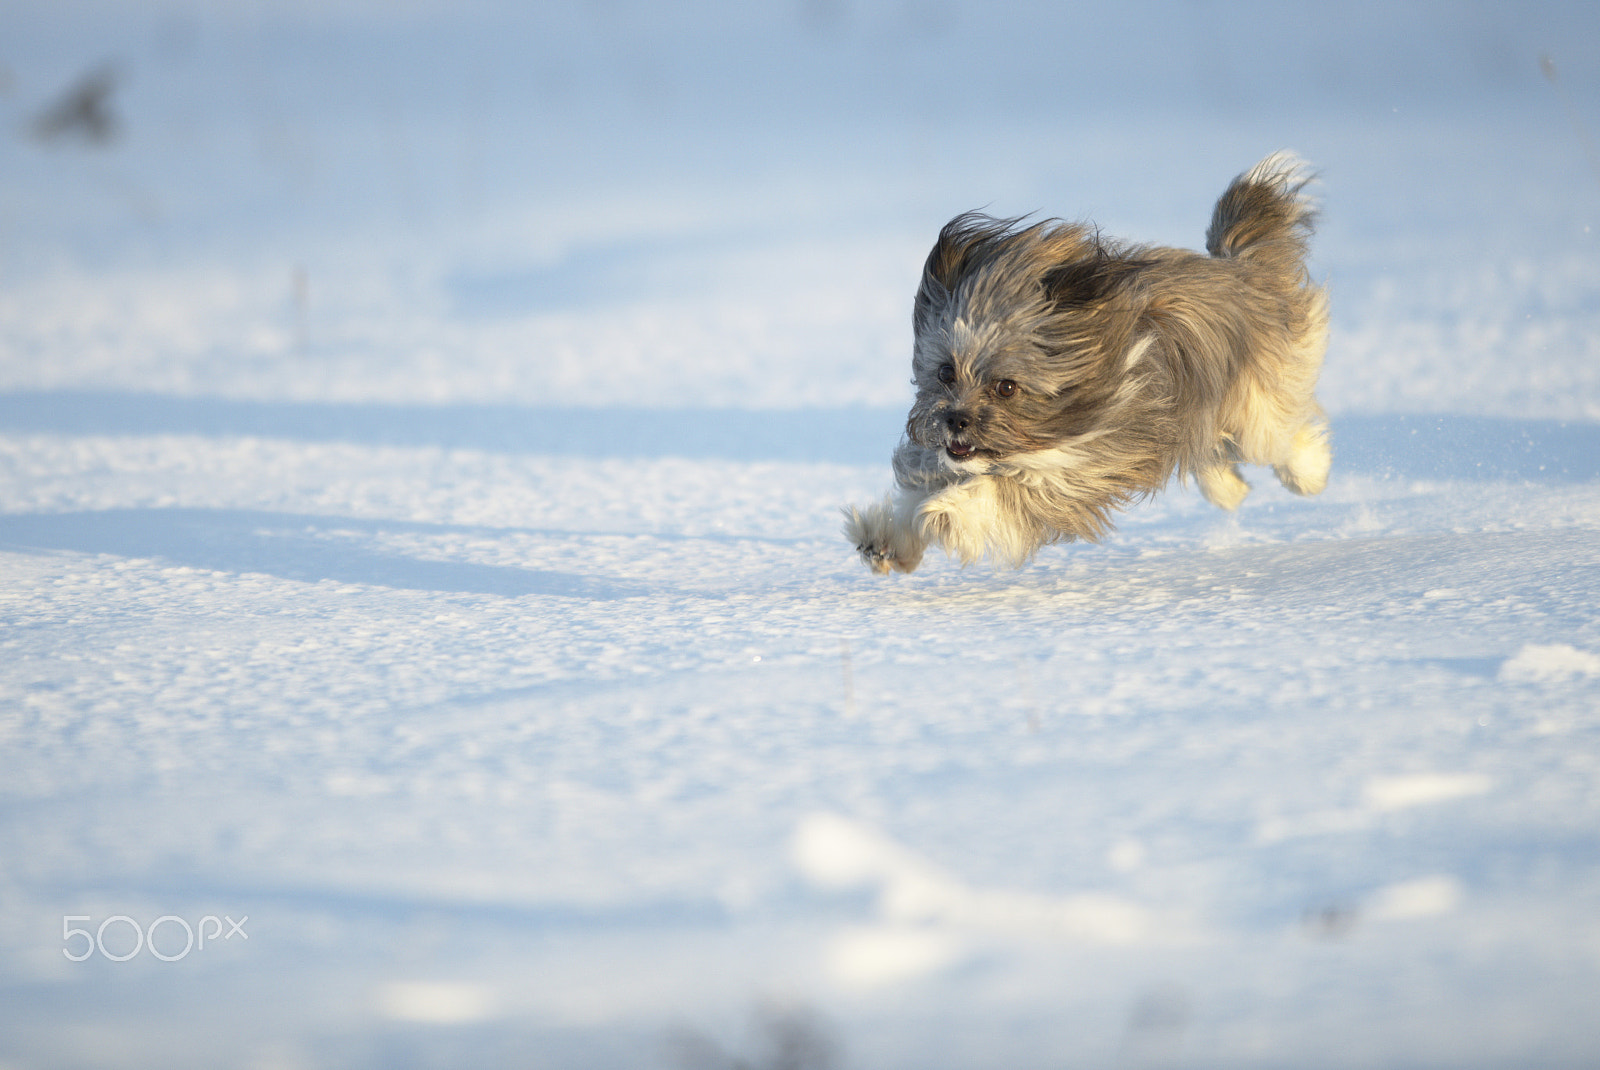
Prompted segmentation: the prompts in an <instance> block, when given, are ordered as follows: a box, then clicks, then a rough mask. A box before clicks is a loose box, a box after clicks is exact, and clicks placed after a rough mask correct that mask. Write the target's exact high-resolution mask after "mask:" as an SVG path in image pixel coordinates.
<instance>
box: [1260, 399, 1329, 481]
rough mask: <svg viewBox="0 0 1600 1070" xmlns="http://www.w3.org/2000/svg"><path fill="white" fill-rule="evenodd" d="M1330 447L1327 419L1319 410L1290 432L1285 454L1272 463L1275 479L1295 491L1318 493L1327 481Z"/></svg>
mask: <svg viewBox="0 0 1600 1070" xmlns="http://www.w3.org/2000/svg"><path fill="white" fill-rule="evenodd" d="M1332 464H1333V447H1331V446H1330V445H1329V444H1328V421H1327V419H1326V418H1325V417H1324V416H1323V415H1322V414H1321V413H1320V412H1319V413H1318V414H1317V416H1316V417H1315V418H1314V419H1311V420H1308V421H1307V422H1306V423H1305V424H1304V425H1303V426H1301V428H1300V429H1299V430H1298V431H1296V432H1295V433H1294V440H1293V441H1292V442H1291V443H1290V447H1289V458H1288V460H1286V461H1283V462H1282V463H1279V464H1275V465H1273V466H1272V471H1273V474H1274V475H1276V476H1277V477H1278V482H1280V483H1282V484H1283V485H1284V486H1286V487H1288V488H1289V489H1290V490H1292V491H1294V492H1295V493H1296V494H1321V493H1322V489H1323V488H1324V487H1326V486H1327V485H1328V469H1329V467H1331V466H1332Z"/></svg>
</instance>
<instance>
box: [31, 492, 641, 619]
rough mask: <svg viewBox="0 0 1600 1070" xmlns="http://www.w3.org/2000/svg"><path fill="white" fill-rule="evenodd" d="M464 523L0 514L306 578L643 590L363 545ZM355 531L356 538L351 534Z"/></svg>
mask: <svg viewBox="0 0 1600 1070" xmlns="http://www.w3.org/2000/svg"><path fill="white" fill-rule="evenodd" d="M418 530H421V531H426V532H432V533H441V532H449V531H459V530H465V529H460V528H452V527H450V526H449V525H443V524H440V525H431V524H417V523H413V522H389V521H376V520H354V519H351V518H348V517H333V516H310V515H299V514H293V513H272V512H264V511H260V510H251V509H181V508H161V509H105V510H97V511H94V512H78V513H34V514H27V515H21V516H0V547H8V548H12V549H19V550H24V551H32V552H38V551H73V552H78V553H90V554H112V555H115V556H118V557H128V558H149V559H155V560H159V561H167V562H171V563H173V564H176V565H182V566H188V567H191V568H200V569H207V570H211V571H216V572H230V573H251V572H256V573H263V574H265V575H269V576H277V577H280V578H282V579H288V580H297V581H300V582H304V583H317V582H319V581H323V580H329V581H333V582H336V583H351V584H361V585H365V586H373V587H391V588H399V589H402V590H416V591H438V592H456V593H461V594H489V595H500V596H502V597H507V598H516V597H520V596H523V595H550V596H556V597H562V598H584V599H600V600H609V599H617V598H627V597H630V596H632V595H636V594H640V593H642V591H640V590H636V589H633V588H630V587H627V586H625V585H621V584H615V583H610V582H607V581H605V580H601V579H592V578H589V577H586V576H579V575H573V574H571V573H565V572H553V571H548V570H543V569H530V568H521V567H517V566H510V565H480V564H473V563H471V562H461V561H440V560H430V559H426V558H417V557H408V556H405V555H403V554H398V553H392V552H385V551H383V550H378V549H374V548H372V547H370V546H367V545H363V541H364V539H365V538H370V537H371V536H373V535H376V534H379V533H382V532H394V531H418ZM352 533H354V534H355V535H356V536H357V537H355V538H352V537H351V534H352Z"/></svg>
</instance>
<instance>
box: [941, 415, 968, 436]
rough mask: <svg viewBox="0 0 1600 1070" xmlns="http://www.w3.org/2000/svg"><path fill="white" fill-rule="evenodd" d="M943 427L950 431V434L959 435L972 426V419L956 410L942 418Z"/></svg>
mask: <svg viewBox="0 0 1600 1070" xmlns="http://www.w3.org/2000/svg"><path fill="white" fill-rule="evenodd" d="M944 425H945V426H946V427H948V428H949V429H950V432H951V434H956V435H959V434H960V433H961V432H963V431H965V430H966V429H967V428H969V427H971V426H972V417H970V416H968V415H967V414H966V413H964V412H962V411H960V410H959V409H958V410H956V411H955V412H952V413H950V414H949V415H948V416H946V417H945V418H944Z"/></svg>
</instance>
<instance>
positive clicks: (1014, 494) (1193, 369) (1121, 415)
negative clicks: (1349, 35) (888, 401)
mask: <svg viewBox="0 0 1600 1070" xmlns="http://www.w3.org/2000/svg"><path fill="white" fill-rule="evenodd" d="M1310 178H1311V176H1310V174H1309V173H1308V172H1307V171H1306V169H1305V167H1304V165H1303V164H1301V163H1300V162H1299V161H1298V160H1297V159H1295V158H1294V157H1293V156H1291V155H1288V154H1284V153H1280V154H1276V155H1273V156H1269V157H1267V158H1266V159H1265V160H1263V161H1261V162H1260V163H1259V164H1257V165H1256V166H1255V167H1253V168H1252V169H1250V170H1249V171H1247V172H1245V173H1244V174H1242V175H1240V176H1239V177H1238V178H1236V179H1234V181H1233V183H1232V185H1230V186H1229V187H1228V189H1227V191H1226V192H1224V193H1223V195H1222V197H1221V199H1220V200H1218V201H1217V206H1216V209H1215V211H1214V212H1213V213H1212V216H1211V227H1210V229H1209V230H1207V232H1206V251H1207V252H1208V253H1209V254H1210V255H1209V256H1203V255H1201V254H1199V253H1195V252H1189V251H1188V250H1184V249H1168V248H1161V247H1157V246H1148V245H1128V244H1123V243H1119V242H1113V241H1108V240H1106V239H1104V238H1102V237H1101V236H1100V234H1099V233H1098V232H1097V231H1095V230H1094V229H1093V228H1091V227H1086V226H1082V225H1079V224H1071V223H1062V222H1060V221H1059V220H1047V221H1045V222H1041V223H1035V224H1033V225H1031V226H1023V225H1022V224H1021V221H1020V220H1016V219H994V218H991V217H989V216H985V215H981V214H978V213H975V212H969V213H967V214H965V215H961V216H957V217H956V218H955V219H953V220H951V221H950V223H949V224H947V225H946V226H945V228H944V229H943V230H941V231H940V232H939V240H938V241H937V242H936V243H935V244H934V247H933V251H932V252H931V253H929V254H928V260H927V263H926V264H925V265H924V267H923V271H922V284H921V286H920V287H919V288H918V289H917V296H916V302H915V305H914V309H913V317H912V322H913V327H914V330H915V345H914V349H913V356H912V374H913V379H912V382H913V384H914V385H915V386H916V389H917V396H916V400H915V402H913V404H912V406H911V414H910V416H909V417H908V418H907V420H906V433H905V437H904V438H903V439H902V440H901V442H900V445H899V448H897V449H896V450H895V452H894V462H893V463H894V474H895V483H896V485H897V488H896V490H895V491H894V492H892V493H891V494H890V495H889V496H888V497H886V498H885V499H884V500H883V501H881V502H877V503H875V504H872V505H869V506H866V507H864V508H859V509H858V508H854V507H851V508H847V509H846V510H845V516H846V518H847V519H846V523H845V534H846V535H847V536H848V537H849V538H850V540H851V541H852V542H853V543H854V544H855V546H856V549H857V550H858V551H859V552H860V554H861V557H862V560H863V561H865V562H866V564H867V566H868V567H869V568H871V569H872V570H873V571H874V572H879V573H887V572H888V571H890V570H891V569H895V570H898V571H900V572H911V571H913V570H915V569H916V567H917V565H918V564H919V563H920V562H921V561H922V555H923V552H924V551H925V550H926V549H927V547H928V545H929V544H930V543H937V544H938V545H939V546H941V547H943V548H944V550H945V551H946V552H947V553H948V554H950V555H951V556H953V557H955V558H957V559H959V560H960V561H961V562H962V563H963V564H967V563H969V562H972V561H975V560H977V559H978V558H980V557H983V556H984V555H985V554H987V555H988V556H989V557H990V558H991V559H992V560H995V561H997V562H1000V563H1003V564H1006V565H1010V566H1012V567H1020V566H1021V565H1023V564H1025V563H1026V562H1027V561H1029V560H1030V559H1031V558H1032V557H1033V555H1034V554H1035V553H1036V552H1037V551H1038V549H1039V548H1040V547H1041V546H1044V545H1046V544H1048V543H1053V542H1061V541H1069V542H1070V541H1072V540H1075V539H1087V540H1090V541H1095V540H1098V539H1100V538H1101V537H1103V536H1104V535H1105V534H1106V533H1107V532H1109V531H1110V529H1111V515H1112V513H1113V512H1114V511H1115V510H1117V509H1120V508H1123V507H1124V506H1126V505H1128V504H1129V503H1130V502H1132V501H1135V500H1137V499H1139V498H1144V497H1147V496H1148V495H1151V494H1154V493H1155V492H1156V491H1158V490H1160V489H1161V488H1162V487H1163V486H1164V485H1166V483H1167V481H1168V480H1169V479H1171V478H1172V476H1173V475H1174V474H1176V475H1177V476H1178V477H1179V478H1181V479H1188V478H1191V477H1192V478H1194V479H1195V480H1196V481H1197V482H1198V483H1199V485H1200V490H1201V491H1202V493H1204V494H1205V496H1206V498H1208V499H1209V500H1210V501H1211V502H1212V504H1214V505H1217V506H1219V507H1221V508H1223V509H1230V510H1231V509H1234V508H1236V507H1237V506H1238V505H1239V503H1240V502H1241V501H1243V500H1244V497H1245V495H1246V494H1248V493H1249V491H1250V487H1249V485H1248V484H1247V483H1245V481H1244V479H1243V478H1242V477H1241V476H1240V475H1239V467H1238V466H1239V465H1240V464H1241V463H1244V464H1265V465H1271V466H1272V467H1273V471H1274V472H1275V473H1276V475H1277V477H1278V480H1279V481H1280V482H1281V483H1283V485H1284V486H1286V487H1288V488H1289V489H1290V490H1292V491H1294V492H1295V493H1297V494H1316V493H1318V492H1319V491H1321V490H1322V488H1323V487H1324V485H1326V483H1327V480H1328V465H1329V463H1330V461H1331V459H1332V453H1331V451H1330V449H1329V445H1328V425H1327V420H1326V417H1324V415H1323V412H1322V408H1321V407H1320V406H1319V405H1318V404H1317V399H1316V396H1315V391H1316V385H1317V373H1318V371H1319V370H1320V368H1321V366H1322V354H1323V350H1324V348H1325V347H1326V344H1327V331H1328V307H1327V294H1326V293H1325V292H1324V290H1323V289H1322V288H1321V287H1320V286H1318V285H1316V284H1314V283H1313V282H1312V281H1311V279H1310V277H1309V276H1308V274H1307V271H1306V254H1307V245H1308V242H1309V240H1310V237H1311V230H1312V222H1313V220H1314V218H1315V214H1316V212H1315V207H1314V205H1313V204H1312V202H1311V200H1310V198H1309V197H1307V196H1306V195H1305V193H1304V188H1305V186H1306V184H1307V183H1308V182H1309V181H1310Z"/></svg>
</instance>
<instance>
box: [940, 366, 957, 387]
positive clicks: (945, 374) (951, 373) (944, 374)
mask: <svg viewBox="0 0 1600 1070" xmlns="http://www.w3.org/2000/svg"><path fill="white" fill-rule="evenodd" d="M939 381H940V382H941V383H953V382H955V381H956V368H955V365H954V364H941V365H939Z"/></svg>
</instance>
